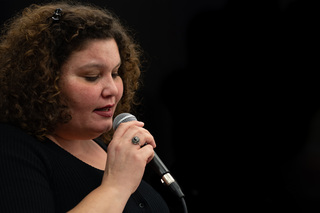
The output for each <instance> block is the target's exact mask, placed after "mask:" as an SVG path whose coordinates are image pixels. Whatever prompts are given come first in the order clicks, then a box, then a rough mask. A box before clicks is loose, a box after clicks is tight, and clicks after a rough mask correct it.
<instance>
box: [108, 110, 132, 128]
mask: <svg viewBox="0 0 320 213" xmlns="http://www.w3.org/2000/svg"><path fill="white" fill-rule="evenodd" d="M136 120H137V118H136V117H135V116H134V115H132V114H130V113H121V114H119V115H117V117H115V119H114V120H113V129H114V130H116V129H117V128H118V126H119V125H120V124H121V123H125V122H129V121H136Z"/></svg>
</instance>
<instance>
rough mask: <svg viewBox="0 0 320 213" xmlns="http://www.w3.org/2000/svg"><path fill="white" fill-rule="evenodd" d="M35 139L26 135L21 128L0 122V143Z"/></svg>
mask: <svg viewBox="0 0 320 213" xmlns="http://www.w3.org/2000/svg"><path fill="white" fill-rule="evenodd" d="M17 139H19V140H18V141H20V142H21V141H35V140H36V139H35V138H34V137H32V136H31V135H28V134H27V133H26V132H24V131H23V130H22V129H20V128H18V127H15V126H13V125H10V124H5V123H0V143H1V144H3V143H7V142H11V141H16V140H17Z"/></svg>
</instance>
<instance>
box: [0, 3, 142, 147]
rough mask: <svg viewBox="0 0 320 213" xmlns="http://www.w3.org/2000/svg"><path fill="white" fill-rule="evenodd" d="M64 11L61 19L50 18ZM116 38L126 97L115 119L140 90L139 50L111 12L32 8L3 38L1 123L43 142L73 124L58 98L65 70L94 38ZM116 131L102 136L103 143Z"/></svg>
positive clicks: (87, 7) (54, 5) (0, 47)
mask: <svg viewBox="0 0 320 213" xmlns="http://www.w3.org/2000/svg"><path fill="white" fill-rule="evenodd" d="M57 8H61V9H62V15H61V17H59V20H57V21H55V20H53V18H52V16H53V14H54V12H55V10H56V9H57ZM108 38H113V39H115V41H116V43H117V45H118V48H119V53H120V58H121V62H122V64H121V67H120V69H119V75H120V77H121V78H122V80H123V85H124V93H123V97H122V99H121V100H120V102H119V104H118V107H117V109H116V112H115V115H117V114H119V113H121V112H128V111H130V109H131V107H132V104H133V103H134V95H135V92H136V90H137V89H138V86H139V83H138V82H139V81H138V79H139V76H140V60H139V57H140V48H139V45H137V44H136V43H135V42H134V40H133V39H132V37H131V36H130V35H129V33H128V30H127V29H125V28H124V27H123V26H122V25H121V23H120V21H119V20H118V18H117V17H116V16H115V15H113V14H112V13H111V12H110V11H108V10H106V9H102V8H99V7H96V6H92V5H84V4H82V3H78V2H76V3H70V2H69V3H66V2H58V3H49V4H44V5H31V6H29V7H27V8H25V9H24V10H23V11H22V12H21V13H20V14H18V15H17V16H16V17H14V18H12V19H11V20H9V21H8V22H7V23H6V24H5V25H4V28H3V31H2V35H1V38H0V85H1V86H0V87H1V88H0V111H1V113H0V122H6V123H11V124H13V125H16V126H19V127H20V128H22V129H24V130H25V131H27V132H28V133H29V134H31V135H34V136H36V137H37V138H38V139H40V140H43V139H44V138H45V135H47V134H50V133H52V132H53V131H54V130H55V127H56V126H57V124H58V123H66V122H68V121H70V120H71V115H70V113H69V111H68V106H67V104H65V103H64V102H63V100H62V98H61V97H60V92H61V91H60V88H59V80H60V76H61V69H60V68H61V66H62V65H63V64H64V63H65V62H66V61H67V60H68V58H69V56H70V55H71V53H73V52H74V51H79V50H81V48H83V47H84V45H85V43H86V41H88V40H90V39H108ZM111 134H112V132H109V133H104V134H103V135H102V138H103V139H104V141H105V142H108V140H110V137H111Z"/></svg>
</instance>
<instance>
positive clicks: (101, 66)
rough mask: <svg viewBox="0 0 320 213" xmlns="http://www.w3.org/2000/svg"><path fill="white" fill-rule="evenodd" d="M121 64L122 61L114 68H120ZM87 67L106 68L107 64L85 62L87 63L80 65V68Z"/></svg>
mask: <svg viewBox="0 0 320 213" xmlns="http://www.w3.org/2000/svg"><path fill="white" fill-rule="evenodd" d="M120 66H121V61H120V62H119V63H118V64H117V65H116V66H115V67H114V68H113V69H112V70H115V69H117V68H119V67H120ZM86 68H101V69H104V68H107V66H105V65H104V64H101V63H96V62H93V63H88V64H85V65H83V66H80V67H79V69H86Z"/></svg>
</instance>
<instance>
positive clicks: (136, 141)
mask: <svg viewBox="0 0 320 213" xmlns="http://www.w3.org/2000/svg"><path fill="white" fill-rule="evenodd" d="M131 142H132V144H134V145H138V144H139V142H140V138H139V137H138V136H134V137H133V138H132V140H131Z"/></svg>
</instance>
